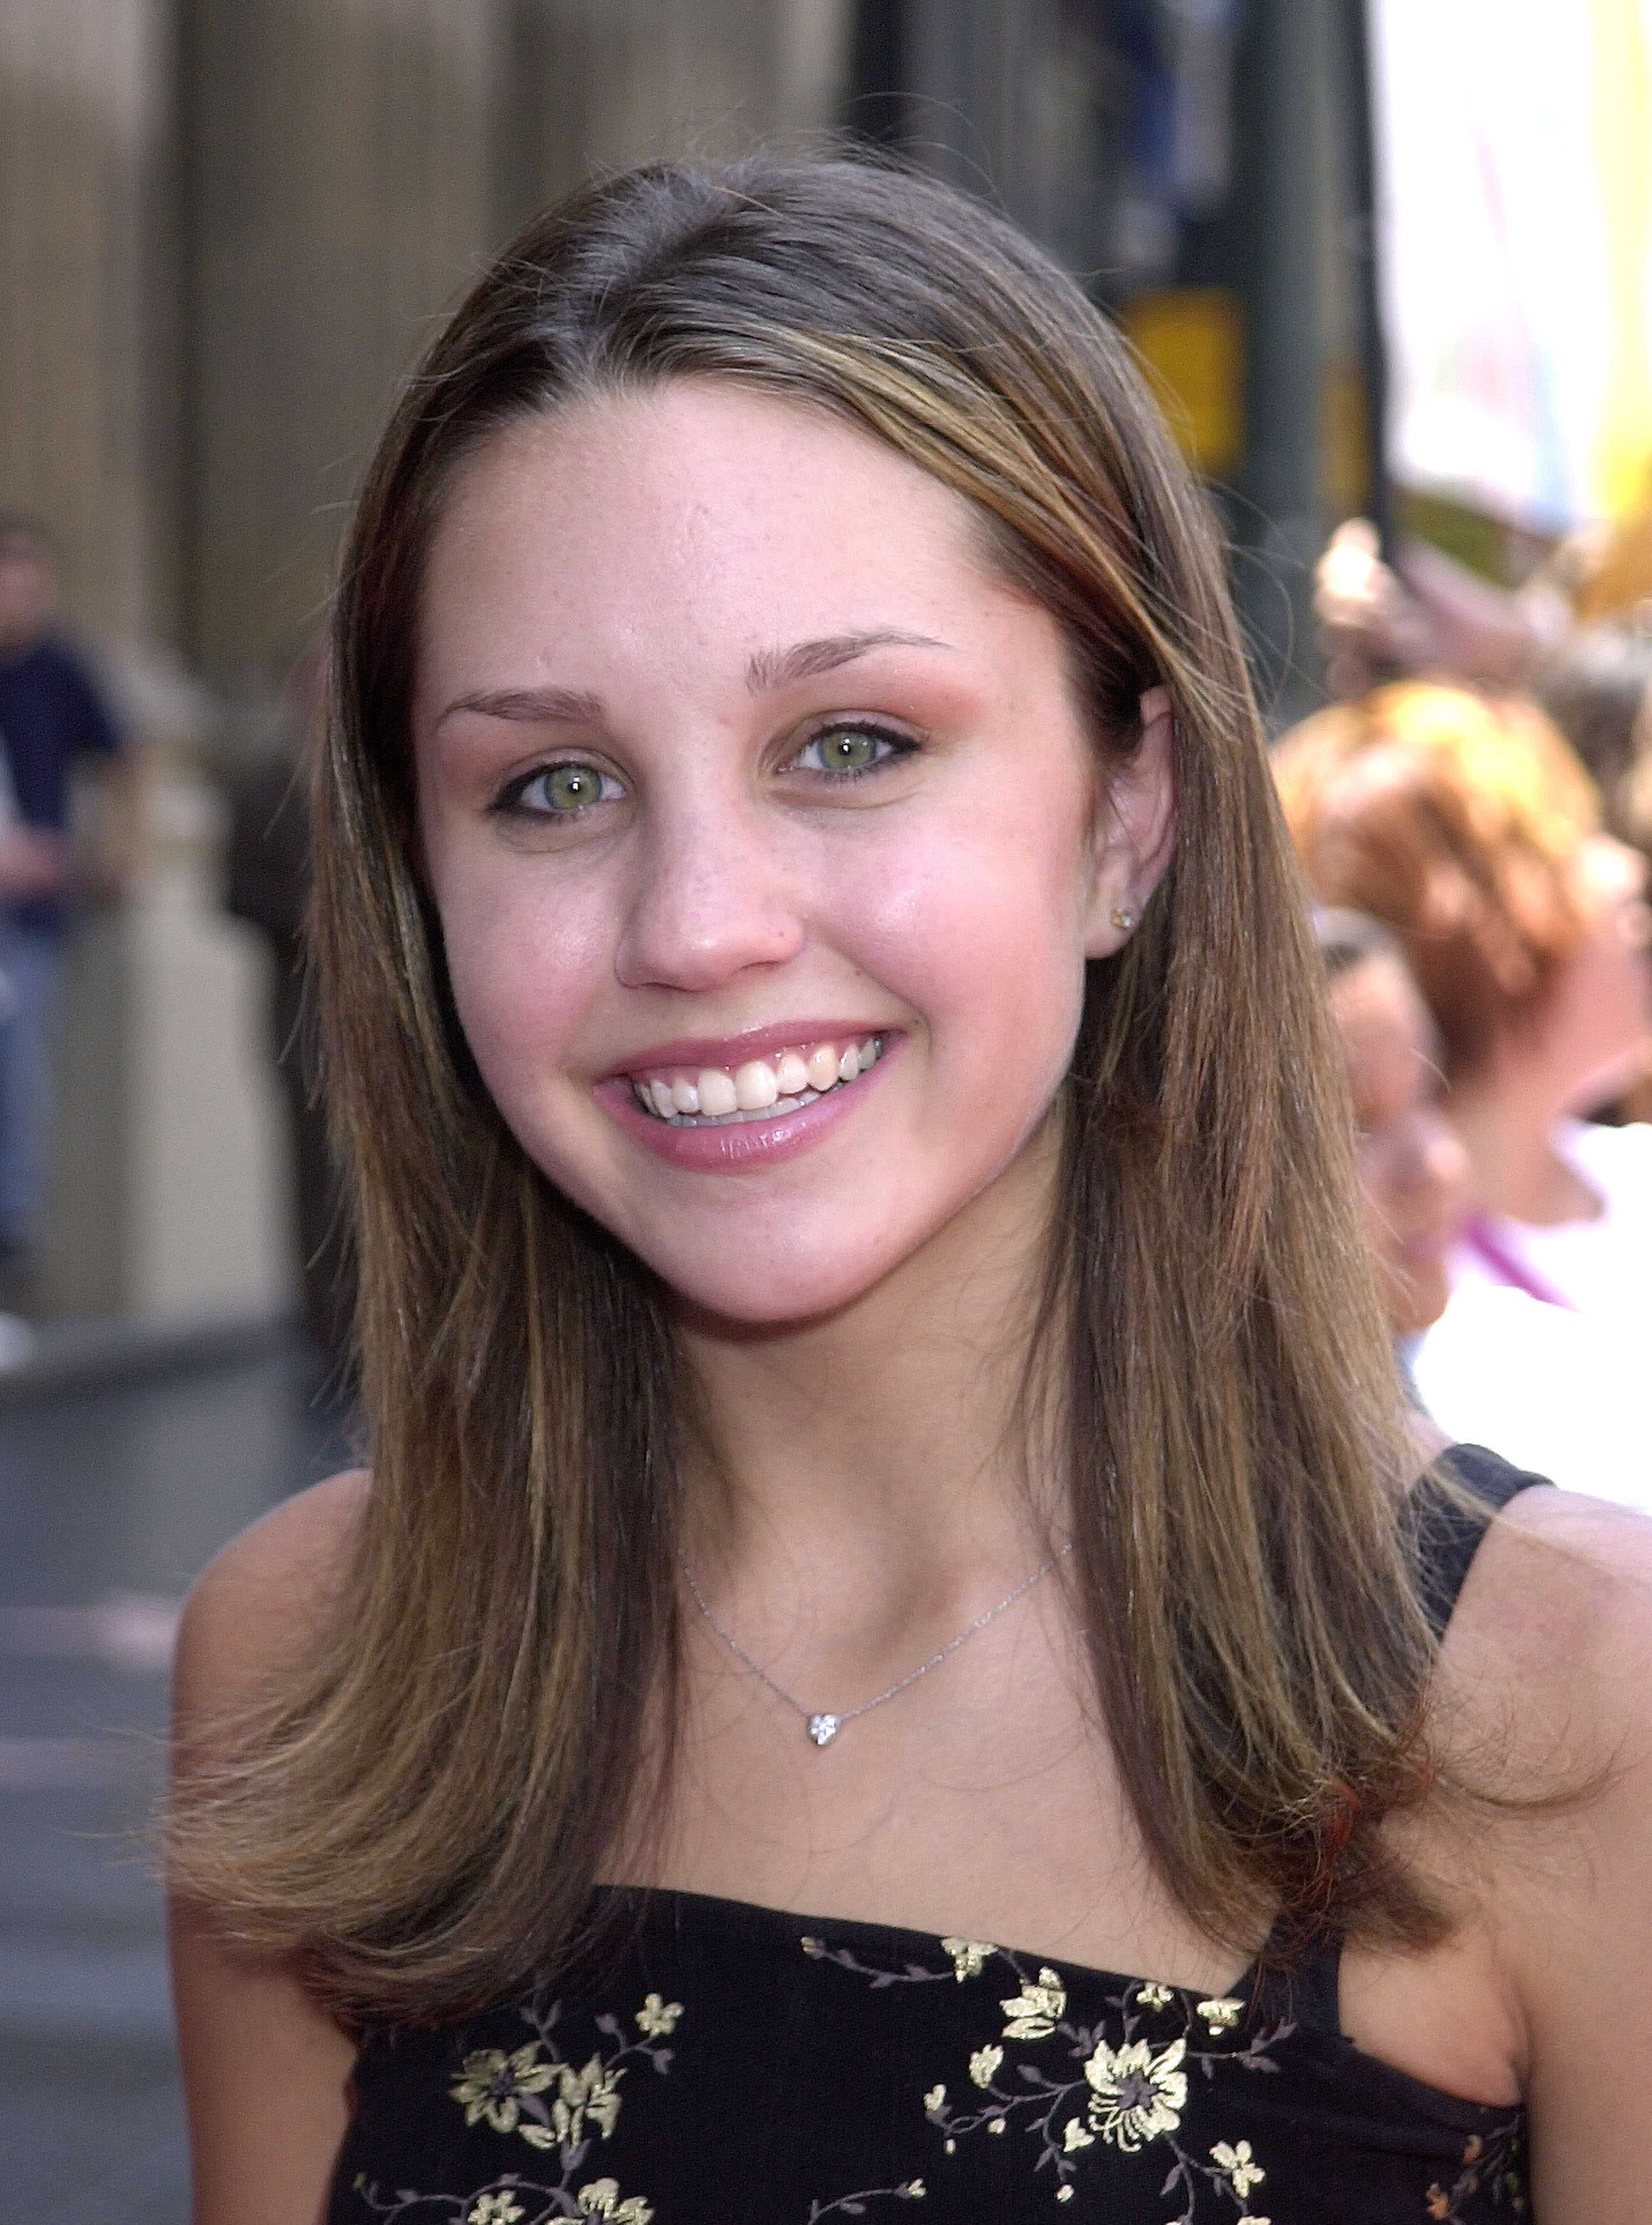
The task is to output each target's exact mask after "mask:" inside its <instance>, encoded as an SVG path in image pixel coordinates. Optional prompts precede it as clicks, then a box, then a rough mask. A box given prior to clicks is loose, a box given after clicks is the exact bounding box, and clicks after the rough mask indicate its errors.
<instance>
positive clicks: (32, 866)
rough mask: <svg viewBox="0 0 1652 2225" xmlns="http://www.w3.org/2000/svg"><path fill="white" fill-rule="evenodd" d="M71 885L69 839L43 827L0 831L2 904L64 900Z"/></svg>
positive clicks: (7, 828)
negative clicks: (50, 899)
mask: <svg viewBox="0 0 1652 2225" xmlns="http://www.w3.org/2000/svg"><path fill="white" fill-rule="evenodd" d="M68 884H69V845H68V842H67V840H66V838H65V837H64V836H63V835H61V834H54V833H53V832H52V831H51V830H50V829H49V828H47V827H19V826H12V827H5V828H3V829H0V902H4V903H29V902H31V901H32V900H33V899H35V897H56V896H61V895H62V894H63V892H64V891H65V890H66V888H67V886H68Z"/></svg>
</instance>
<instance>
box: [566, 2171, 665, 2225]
mask: <svg viewBox="0 0 1652 2225" xmlns="http://www.w3.org/2000/svg"><path fill="white" fill-rule="evenodd" d="M579 2208H580V2209H581V2210H582V2211H583V2212H584V2214H585V2216H587V2217H606V2218H609V2219H611V2221H612V2225H649V2219H650V2218H651V2217H652V2216H653V2215H654V2211H653V2209H652V2208H651V2207H650V2205H649V2203H646V2202H644V2201H643V2199H642V2196H641V2195H640V2194H632V2195H628V2196H626V2198H625V2199H624V2201H623V2202H622V2201H621V2200H620V2196H619V2181H618V2180H617V2178H593V2179H592V2182H591V2184H590V2185H589V2186H582V2187H581V2188H580V2189H579Z"/></svg>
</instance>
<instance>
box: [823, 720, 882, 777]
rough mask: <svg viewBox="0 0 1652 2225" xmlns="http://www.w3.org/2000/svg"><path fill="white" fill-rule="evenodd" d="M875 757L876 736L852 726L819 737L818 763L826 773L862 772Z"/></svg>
mask: <svg viewBox="0 0 1652 2225" xmlns="http://www.w3.org/2000/svg"><path fill="white" fill-rule="evenodd" d="M876 758H877V735H876V734H868V733H863V732H859V731H858V729H856V728H855V727H853V726H845V727H843V728H841V729H840V730H839V732H837V733H835V734H822V735H821V737H820V762H821V764H823V765H824V766H825V767H826V770H827V771H828V772H864V770H866V767H867V766H868V765H869V764H872V763H873V762H874V761H875V759H876Z"/></svg>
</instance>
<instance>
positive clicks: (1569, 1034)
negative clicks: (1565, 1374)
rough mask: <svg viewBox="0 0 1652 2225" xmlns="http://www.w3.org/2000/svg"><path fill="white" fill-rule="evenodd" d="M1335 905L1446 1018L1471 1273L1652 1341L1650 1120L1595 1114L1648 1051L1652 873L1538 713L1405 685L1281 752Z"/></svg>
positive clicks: (1315, 725)
mask: <svg viewBox="0 0 1652 2225" xmlns="http://www.w3.org/2000/svg"><path fill="white" fill-rule="evenodd" d="M1275 777H1276V779H1277V781H1278V783H1279V789H1280V793H1281V796H1282V801H1283V803H1284V807H1285V812H1286V816H1287V819H1288V823H1289V826H1290V828H1291V833H1292V835H1293V838H1294V841H1295V843H1296V847H1297V852H1298V854H1299V856H1300V858H1301V862H1302V865H1303V868H1304V871H1305V873H1306V875H1307V883H1308V886H1309V888H1310V890H1311V891H1313V895H1314V896H1315V897H1317V898H1318V899H1319V901H1320V902H1321V903H1328V904H1335V905H1343V906H1348V907H1350V908H1352V909H1354V910H1359V911H1364V912H1367V913H1370V915H1371V916H1373V917H1375V918H1377V919H1378V920H1380V921H1381V922H1383V925H1384V926H1386V927H1387V928H1388V929H1389V931H1390V932H1391V933H1392V934H1393V935H1395V936H1396V940H1397V941H1398V942H1399V944H1400V946H1401V948H1402V950H1403V952H1404V954H1405V957H1406V960H1407V962H1408V964H1409V966H1410V967H1411V969H1412V972H1413V973H1414V974H1415V977H1416V979H1417V982H1418V984H1419V986H1421V990H1422V992H1423V995H1424V997H1425V998H1426V999H1427V1004H1428V1006H1429V1010H1430V1011H1431V1013H1432V1015H1433V1017H1434V1024H1435V1026H1436V1027H1437V1029H1438V1030H1439V1034H1440V1046H1441V1056H1442V1060H1443V1064H1444V1069H1445V1074H1446V1108H1447V1110H1448V1112H1449V1113H1450V1116H1451V1119H1452V1122H1453V1125H1454V1127H1455V1128H1456V1130H1457V1132H1458V1133H1459V1136H1460V1137H1461V1138H1462V1140H1463V1143H1464V1144H1465V1148H1466V1150H1467V1152H1468V1158H1469V1168H1470V1180H1471V1184H1472V1194H1473V1204H1474V1210H1473V1211H1472V1214H1471V1215H1470V1217H1469V1220H1468V1221H1467V1223H1466V1225H1465V1232H1464V1235H1463V1239H1462V1240H1461V1241H1460V1242H1459V1244H1458V1245H1457V1246H1456V1247H1455V1248H1454V1251H1453V1262H1452V1266H1453V1283H1459V1282H1462V1281H1465V1280H1467V1279H1470V1278H1478V1279H1481V1280H1484V1281H1489V1282H1491V1283H1495V1284H1501V1285H1503V1286H1506V1287H1510V1288H1513V1289H1516V1290H1524V1291H1526V1292H1527V1293H1528V1294H1529V1296H1533V1297H1535V1298H1537V1299H1539V1300H1541V1301H1542V1302H1544V1303H1548V1304H1552V1305H1555V1306H1563V1307H1568V1308H1571V1309H1574V1310H1575V1311H1577V1312H1578V1313H1579V1315H1583V1316H1584V1317H1586V1319H1588V1320H1590V1321H1591V1322H1594V1323H1596V1324H1598V1325H1599V1326H1600V1327H1602V1328H1605V1327H1608V1326H1611V1327H1615V1328H1624V1329H1629V1328H1634V1329H1635V1330H1636V1332H1637V1333H1640V1334H1652V1127H1648V1126H1646V1125H1643V1124H1641V1123H1635V1124H1631V1125H1628V1126H1624V1127H1617V1128H1612V1127H1605V1126H1601V1125H1593V1124H1590V1123H1587V1122H1586V1121H1585V1120H1584V1119H1581V1118H1579V1116H1580V1115H1583V1114H1586V1113H1588V1112H1593V1111H1594V1110H1596V1109H1597V1108H1598V1107H1599V1106H1602V1105H1604V1104H1605V1103H1607V1102H1609V1101H1610V1100H1612V1099H1613V1098H1615V1097H1617V1096H1618V1095H1619V1094H1621V1093H1622V1092H1623V1091H1624V1089H1625V1088H1626V1087H1629V1086H1630V1085H1631V1084H1633V1083H1634V1082H1635V1081H1637V1080H1639V1078H1640V1077H1641V1076H1642V1075H1643V1073H1644V1072H1645V1069H1646V1063H1647V1059H1648V1055H1649V1048H1652V1043H1649V1038H1652V969H1649V960H1648V943H1649V940H1652V914H1649V910H1648V906H1647V902H1646V873H1647V869H1646V865H1645V861H1644V860H1643V859H1642V858H1641V856H1640V855H1639V853H1637V852H1636V851H1634V850H1631V849H1630V848H1629V847H1628V846H1627V845H1625V844H1624V843H1622V842H1619V841H1617V840H1615V839H1614V838H1612V837H1611V836H1610V835H1608V834H1605V833H1604V832H1603V831H1602V828H1601V815H1600V807H1599V800H1598V795H1597V793H1596V790H1595V788H1594V784H1593V783H1592V781H1591V780H1590V778H1589V776H1588V774H1587V773H1586V771H1585V770H1584V769H1583V766H1582V765H1581V764H1579V761H1578V759H1577V757H1576V756H1575V754H1574V753H1573V751H1572V750H1571V749H1570V748H1569V747H1568V745H1567V743H1566V742H1565V741H1564V739H1563V738H1561V736H1560V734H1559V733H1558V732H1556V731H1555V729H1554V726H1552V725H1551V724H1550V723H1549V721H1548V719H1545V718H1544V717H1543V716H1542V714H1541V713H1540V712H1538V711H1537V710H1535V708H1534V707H1531V706H1529V705H1526V704H1522V703H1520V702H1517V701H1502V702H1498V701H1491V700H1486V699H1484V698H1483V697H1482V696H1480V695H1478V694H1474V693H1472V692H1469V691H1467V690H1465V689H1461V688H1446V687H1441V686H1439V685H1435V684H1432V683H1427V682H1401V683H1398V684H1396V685H1395V686H1393V687H1389V688H1382V689H1379V690H1378V691H1377V693H1375V694H1371V695H1370V696H1367V697H1365V698H1364V700H1361V701H1359V702H1358V703H1351V704H1343V705H1339V706H1335V707H1332V708H1331V709H1329V710H1326V711H1323V712H1320V713H1317V714H1316V715H1315V716H1314V717H1313V718H1311V719H1307V720H1305V721H1304V722H1303V724H1302V725H1301V726H1297V727H1295V728H1294V729H1293V730H1292V732H1289V733H1288V734H1287V735H1286V736H1285V737H1284V738H1283V739H1282V742H1281V743H1280V744H1279V745H1278V747H1277V749H1276V751H1275Z"/></svg>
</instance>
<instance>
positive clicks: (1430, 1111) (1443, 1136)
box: [1406, 1106, 1468, 1205]
mask: <svg viewBox="0 0 1652 2225" xmlns="http://www.w3.org/2000/svg"><path fill="white" fill-rule="evenodd" d="M1408 1142H1409V1144H1410V1150H1409V1151H1408V1153H1407V1154H1406V1163H1407V1167H1408V1172H1409V1175H1410V1182H1409V1185H1408V1186H1409V1187H1411V1188H1414V1189H1421V1190H1423V1191H1426V1192H1427V1193H1428V1194H1430V1195H1432V1196H1433V1197H1434V1199H1436V1200H1437V1201H1439V1202H1440V1204H1441V1205H1443V1204H1445V1202H1446V1201H1447V1200H1448V1199H1460V1198H1462V1197H1463V1196H1465V1195H1466V1192H1467V1187H1468V1154H1467V1152H1466V1151H1465V1150H1464V1148H1463V1145H1462V1144H1461V1142H1460V1141H1459V1138H1458V1134H1457V1131H1456V1129H1455V1128H1453V1126H1452V1125H1451V1123H1450V1122H1449V1121H1448V1120H1447V1119H1446V1116H1445V1114H1444V1113H1443V1112H1438V1111H1436V1110H1435V1108H1434V1106H1428V1107H1427V1109H1426V1110H1423V1111H1420V1112H1418V1113H1417V1114H1416V1116H1415V1119H1414V1120H1413V1121H1412V1123H1411V1130H1410V1135H1409V1137H1408Z"/></svg>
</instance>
